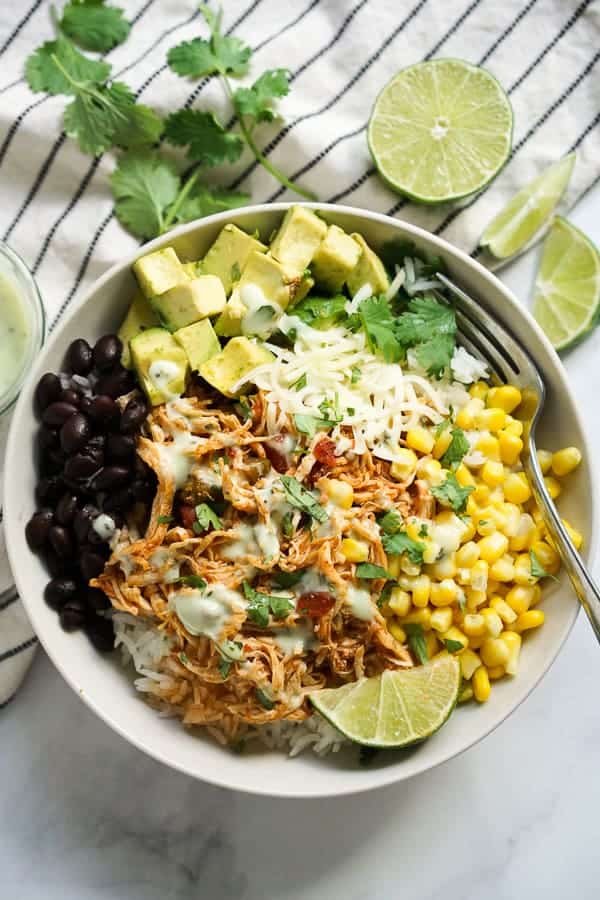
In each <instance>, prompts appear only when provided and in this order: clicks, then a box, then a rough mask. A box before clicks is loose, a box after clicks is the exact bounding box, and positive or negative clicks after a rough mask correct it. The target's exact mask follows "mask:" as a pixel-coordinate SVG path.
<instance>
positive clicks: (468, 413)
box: [454, 397, 485, 431]
mask: <svg viewBox="0 0 600 900" xmlns="http://www.w3.org/2000/svg"><path fill="white" fill-rule="evenodd" d="M484 408H485V404H484V402H483V400H480V399H479V398H478V397H473V398H472V399H471V400H469V401H468V402H467V403H465V405H464V406H463V407H462V409H459V411H458V412H457V414H456V418H455V420H454V421H455V424H456V427H457V428H462V429H463V430H464V431H467V430H470V429H472V428H474V427H475V417H476V416H477V415H478V413H480V412H481V411H482V410H483V409H484Z"/></svg>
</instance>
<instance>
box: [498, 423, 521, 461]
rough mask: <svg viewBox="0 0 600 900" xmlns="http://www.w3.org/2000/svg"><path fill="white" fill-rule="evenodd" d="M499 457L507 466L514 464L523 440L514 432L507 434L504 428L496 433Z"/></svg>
mask: <svg viewBox="0 0 600 900" xmlns="http://www.w3.org/2000/svg"><path fill="white" fill-rule="evenodd" d="M498 444H499V445H500V459H501V460H502V462H503V463H505V465H507V466H514V464H515V463H516V462H517V460H518V459H519V457H520V455H521V453H522V451H523V441H522V440H521V438H520V437H517V435H516V434H509V433H508V432H507V431H506V429H505V430H504V431H501V432H500V434H499V435H498Z"/></svg>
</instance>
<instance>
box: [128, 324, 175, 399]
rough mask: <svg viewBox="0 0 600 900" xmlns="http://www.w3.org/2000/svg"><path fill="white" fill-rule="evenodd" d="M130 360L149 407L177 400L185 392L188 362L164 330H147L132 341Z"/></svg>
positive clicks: (168, 333) (171, 337)
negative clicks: (175, 398)
mask: <svg viewBox="0 0 600 900" xmlns="http://www.w3.org/2000/svg"><path fill="white" fill-rule="evenodd" d="M130 346H131V358H132V360H133V367H134V369H135V371H136V373H137V376H138V379H139V381H140V384H141V385H142V387H143V389H144V392H145V394H146V396H147V397H148V400H149V401H150V403H151V404H152V406H158V404H159V403H166V402H167V401H168V400H172V399H173V398H174V397H179V396H180V395H181V394H183V392H184V390H185V379H186V376H187V373H188V358H187V355H186V353H185V350H183V348H182V347H180V346H179V344H178V343H177V341H176V340H175V338H174V337H173V335H172V334H171V333H170V332H169V331H167V330H166V329H165V328H149V329H148V330H147V331H142V332H141V333H140V334H138V335H136V336H135V337H134V338H132V340H131V343H130Z"/></svg>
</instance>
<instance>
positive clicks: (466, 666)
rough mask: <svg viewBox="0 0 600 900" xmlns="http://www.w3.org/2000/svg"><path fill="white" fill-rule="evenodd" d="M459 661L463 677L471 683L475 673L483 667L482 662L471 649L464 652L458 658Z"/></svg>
mask: <svg viewBox="0 0 600 900" xmlns="http://www.w3.org/2000/svg"><path fill="white" fill-rule="evenodd" d="M458 661H459V663H460V671H461V674H462V677H463V678H464V679H465V680H466V681H469V680H470V679H471V678H472V677H473V673H474V672H476V671H477V669H478V668H479V666H480V665H481V660H480V659H479V657H478V656H477V654H476V653H473V651H472V650H471V649H470V648H467V649H466V650H463V652H462V653H461V654H460V656H459V657H458Z"/></svg>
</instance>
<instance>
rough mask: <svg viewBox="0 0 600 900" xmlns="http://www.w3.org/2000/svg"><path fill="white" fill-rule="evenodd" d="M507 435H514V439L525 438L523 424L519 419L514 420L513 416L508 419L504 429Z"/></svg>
mask: <svg viewBox="0 0 600 900" xmlns="http://www.w3.org/2000/svg"><path fill="white" fill-rule="evenodd" d="M502 430H503V431H504V432H505V433H506V434H512V435H513V436H514V437H522V436H523V423H522V422H521V421H520V420H519V419H513V417H512V416H507V417H506V425H505V426H504V428H503V429H502Z"/></svg>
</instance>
